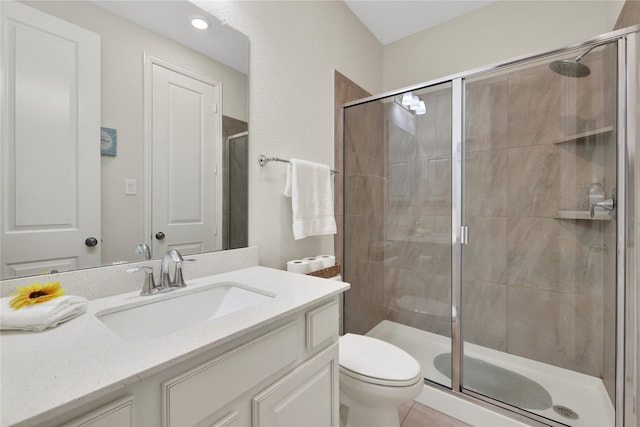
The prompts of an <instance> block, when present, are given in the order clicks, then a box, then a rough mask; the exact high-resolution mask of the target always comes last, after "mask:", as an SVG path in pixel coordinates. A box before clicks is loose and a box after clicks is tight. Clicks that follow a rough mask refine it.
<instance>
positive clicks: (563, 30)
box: [383, 0, 624, 91]
mask: <svg viewBox="0 0 640 427" xmlns="http://www.w3.org/2000/svg"><path fill="white" fill-rule="evenodd" d="M623 4H624V2H623V1H615V0H606V1H557V0H555V1H541V0H533V1H531V0H528V1H527V0H524V1H514V0H501V1H498V2H497V3H494V4H493V5H491V6H488V7H485V8H483V9H480V10H478V11H475V12H472V13H469V14H467V15H464V16H461V17H460V18H457V19H454V20H452V21H449V22H446V23H444V24H441V25H438V26H436V27H433V28H431V29H428V30H426V31H423V32H420V33H417V34H414V35H412V36H409V37H406V38H404V39H402V40H399V41H397V42H395V43H392V44H389V45H387V46H385V47H384V64H383V70H384V71H383V73H384V74H383V86H384V90H385V91H389V90H394V89H399V88H402V87H405V86H409V85H413V84H417V83H421V82H426V81H428V80H431V79H435V78H438V77H444V76H447V75H450V74H454V73H458V72H463V71H467V70H471V69H473V68H477V67H482V66H485V65H489V64H493V63H496V62H500V61H504V60H507V59H510V58H514V57H517V56H521V55H526V54H529V53H534V52H539V51H543V50H547V49H554V48H558V47H563V46H565V45H569V44H572V43H574V42H580V41H583V40H587V39H590V38H592V37H594V36H597V35H599V34H602V33H606V32H609V31H611V29H612V28H613V27H614V24H615V23H616V19H617V18H618V15H619V14H620V10H621V9H622V6H623Z"/></svg>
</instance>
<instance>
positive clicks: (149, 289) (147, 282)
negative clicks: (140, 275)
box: [127, 266, 158, 296]
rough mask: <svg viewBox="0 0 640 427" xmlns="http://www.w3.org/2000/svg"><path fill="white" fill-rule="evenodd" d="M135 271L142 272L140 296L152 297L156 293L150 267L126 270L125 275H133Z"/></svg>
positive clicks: (156, 288) (156, 289)
mask: <svg viewBox="0 0 640 427" xmlns="http://www.w3.org/2000/svg"><path fill="white" fill-rule="evenodd" d="M137 271H144V273H145V274H144V283H143V284H142V290H141V291H140V295H142V296H145V295H153V294H155V293H157V292H158V287H157V286H156V281H155V279H154V278H153V268H151V267H146V266H143V267H134V268H130V269H128V270H127V273H135V272H137Z"/></svg>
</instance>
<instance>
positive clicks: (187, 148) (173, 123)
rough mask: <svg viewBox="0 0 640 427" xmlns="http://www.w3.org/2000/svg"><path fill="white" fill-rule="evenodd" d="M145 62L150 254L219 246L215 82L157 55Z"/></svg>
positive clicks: (219, 210) (216, 91)
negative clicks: (147, 73)
mask: <svg viewBox="0 0 640 427" xmlns="http://www.w3.org/2000/svg"><path fill="white" fill-rule="evenodd" d="M147 68H150V74H151V83H152V84H151V86H152V87H151V93H152V97H151V126H150V128H151V144H150V145H151V146H150V150H151V152H152V154H151V170H152V178H151V185H152V190H151V224H152V226H151V241H152V242H153V243H152V246H151V249H152V252H153V256H154V257H158V256H161V255H162V254H163V253H164V252H165V251H166V250H167V249H172V248H175V249H178V250H179V251H180V252H181V253H182V254H183V255H184V254H191V253H198V252H203V251H212V250H218V249H221V247H222V238H221V235H220V233H219V231H220V228H221V227H220V225H219V224H218V222H219V221H221V217H222V215H221V209H222V198H221V192H220V189H221V185H220V182H219V181H220V178H219V173H218V170H220V164H221V163H220V162H221V159H220V156H219V155H218V153H219V152H220V149H221V139H222V135H221V130H220V126H219V125H220V123H221V120H220V117H218V108H217V105H218V101H219V95H220V88H219V84H217V83H215V82H211V81H207V80H206V79H204V78H201V77H199V76H196V75H194V74H192V73H190V72H188V71H186V70H181V69H179V68H177V67H173V66H171V65H170V64H167V63H164V62H162V63H160V61H159V60H155V59H149V58H148V60H147Z"/></svg>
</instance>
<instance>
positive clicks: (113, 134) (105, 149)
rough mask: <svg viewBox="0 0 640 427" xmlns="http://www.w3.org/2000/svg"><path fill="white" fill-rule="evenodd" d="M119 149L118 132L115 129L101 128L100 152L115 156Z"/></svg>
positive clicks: (104, 154)
mask: <svg viewBox="0 0 640 427" xmlns="http://www.w3.org/2000/svg"><path fill="white" fill-rule="evenodd" d="M117 149H118V134H117V131H116V130H115V129H111V128H102V127H101V128H100V154H102V155H103V156H115V155H116V154H117V151H118V150H117Z"/></svg>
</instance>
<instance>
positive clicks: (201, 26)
mask: <svg viewBox="0 0 640 427" xmlns="http://www.w3.org/2000/svg"><path fill="white" fill-rule="evenodd" d="M191 25H193V28H196V29H198V30H206V29H207V28H209V24H208V23H207V21H205V20H204V19H200V18H193V19H192V20H191Z"/></svg>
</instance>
